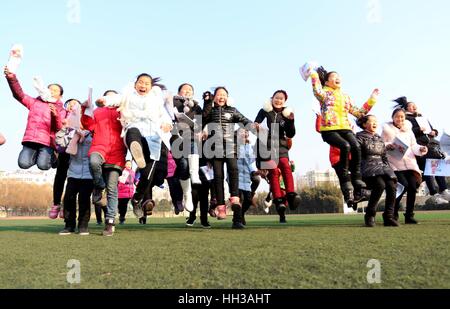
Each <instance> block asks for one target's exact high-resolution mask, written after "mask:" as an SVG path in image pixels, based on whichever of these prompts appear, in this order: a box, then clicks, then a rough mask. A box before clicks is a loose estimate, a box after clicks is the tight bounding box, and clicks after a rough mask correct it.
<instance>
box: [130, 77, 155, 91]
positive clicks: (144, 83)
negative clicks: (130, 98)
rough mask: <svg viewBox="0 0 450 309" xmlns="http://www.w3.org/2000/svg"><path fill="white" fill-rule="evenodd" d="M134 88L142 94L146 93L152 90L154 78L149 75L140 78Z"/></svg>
mask: <svg viewBox="0 0 450 309" xmlns="http://www.w3.org/2000/svg"><path fill="white" fill-rule="evenodd" d="M134 88H135V89H136V91H137V92H138V93H139V94H140V95H146V94H148V93H149V92H150V90H152V80H151V79H150V78H149V77H147V76H142V77H141V78H139V79H138V81H137V82H136V84H135V85H134Z"/></svg>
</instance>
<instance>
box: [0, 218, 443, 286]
mask: <svg viewBox="0 0 450 309" xmlns="http://www.w3.org/2000/svg"><path fill="white" fill-rule="evenodd" d="M380 217H381V216H380V215H379V216H378V226H377V227H376V228H374V229H368V228H364V227H363V224H362V222H363V217H362V215H350V216H346V215H318V216H294V217H293V216H291V217H288V222H289V223H288V225H286V226H280V225H279V224H278V223H277V218H276V217H269V216H267V217H265V216H263V217H249V219H248V221H249V222H248V228H247V229H246V230H244V231H234V230H231V229H230V225H231V222H230V219H229V220H227V221H225V222H218V221H216V220H214V221H213V220H211V223H212V225H213V229H212V230H203V229H201V228H200V226H199V225H198V226H197V225H196V227H195V228H186V227H185V226H184V220H183V219H182V218H178V219H153V218H151V219H150V220H149V221H150V224H149V225H147V226H145V227H144V226H140V225H139V224H137V220H130V219H129V220H128V221H127V224H126V225H125V226H123V227H122V226H120V227H118V228H117V231H116V234H115V235H114V237H112V238H104V237H101V236H100V234H101V228H100V227H94V226H92V227H91V235H90V236H87V237H81V236H79V235H71V236H65V237H63V236H59V235H57V233H58V232H59V231H60V230H61V229H62V227H63V223H62V221H61V220H58V221H50V220H27V221H25V220H17V221H14V220H12V221H11V220H0V250H1V251H0V252H1V254H0V288H138V289H139V288H144V289H155V288H157V289H159V288H164V289H171V288H175V289H197V288H201V289H208V288H215V289H221V288H225V289H234V288H238V289H241V288H245V289H247V288H248V289H263V288H270V289H279V288H287V289H300V288H301V289H303V288H308V289H309V288H450V212H434V213H419V214H418V215H417V217H418V219H419V220H420V221H421V224H420V225H418V226H405V225H402V226H401V227H400V228H385V227H383V226H382V225H381V224H380V223H381V221H380ZM70 259H76V260H79V261H80V263H81V283H80V284H75V285H70V284H69V283H67V280H66V277H67V272H68V271H69V269H68V268H67V262H68V260H70ZM370 259H377V260H379V261H380V263H381V270H382V272H381V280H382V283H381V284H369V283H368V282H367V273H368V271H369V270H370V269H369V268H368V267H367V263H368V261H369V260H370Z"/></svg>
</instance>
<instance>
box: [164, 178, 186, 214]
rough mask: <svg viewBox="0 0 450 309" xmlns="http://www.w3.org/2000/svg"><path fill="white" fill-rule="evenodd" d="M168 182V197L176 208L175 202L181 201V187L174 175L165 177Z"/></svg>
mask: <svg viewBox="0 0 450 309" xmlns="http://www.w3.org/2000/svg"><path fill="white" fill-rule="evenodd" d="M167 183H168V184H169V191H170V197H171V199H172V204H173V206H174V207H175V208H176V207H177V202H183V189H182V188H181V184H180V179H179V178H178V177H176V176H174V177H169V178H167Z"/></svg>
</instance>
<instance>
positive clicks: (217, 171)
mask: <svg viewBox="0 0 450 309" xmlns="http://www.w3.org/2000/svg"><path fill="white" fill-rule="evenodd" d="M225 163H226V164H227V170H228V185H229V188H230V195H231V197H238V196H239V173H238V166H237V158H222V159H214V160H213V168H214V186H215V189H216V198H217V205H225V193H224V191H225V189H224V184H223V183H224V180H225V176H224V171H223V167H224V164H225Z"/></svg>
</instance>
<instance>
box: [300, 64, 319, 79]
mask: <svg viewBox="0 0 450 309" xmlns="http://www.w3.org/2000/svg"><path fill="white" fill-rule="evenodd" d="M318 67H319V65H318V64H317V62H315V61H310V62H307V63H305V64H304V65H303V66H302V67H301V68H300V75H301V76H302V78H303V80H304V81H305V82H306V81H307V80H308V79H309V77H310V76H311V70H316V69H317V68H318Z"/></svg>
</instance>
